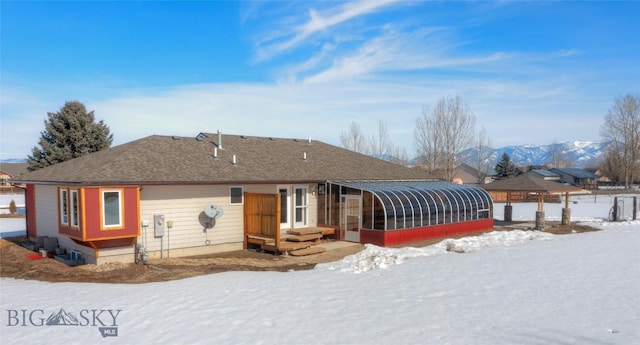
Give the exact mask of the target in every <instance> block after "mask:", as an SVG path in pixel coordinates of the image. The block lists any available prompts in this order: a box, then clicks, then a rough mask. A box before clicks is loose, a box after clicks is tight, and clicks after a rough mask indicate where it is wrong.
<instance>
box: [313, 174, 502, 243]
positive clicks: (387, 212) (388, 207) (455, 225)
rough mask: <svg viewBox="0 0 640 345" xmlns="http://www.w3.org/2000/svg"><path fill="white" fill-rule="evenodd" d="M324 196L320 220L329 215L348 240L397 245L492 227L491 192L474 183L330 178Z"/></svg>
mask: <svg viewBox="0 0 640 345" xmlns="http://www.w3.org/2000/svg"><path fill="white" fill-rule="evenodd" d="M319 199H320V200H319V201H320V205H319V206H320V207H319V212H320V214H319V215H318V217H319V221H320V222H322V219H323V217H324V220H325V222H326V224H327V225H330V226H333V227H334V228H337V229H339V230H340V231H339V236H340V239H344V240H347V241H354V242H362V243H373V244H377V245H395V244H401V243H407V242H414V241H419V240H426V239H432V238H440V237H447V236H451V235H459V234H463V233H470V232H479V231H484V230H488V229H492V228H493V201H492V199H491V196H490V195H489V193H487V192H486V191H485V190H484V189H482V188H479V187H475V186H469V185H459V184H455V183H451V182H444V181H384V182H381V181H330V182H328V183H327V185H326V188H325V190H324V198H322V195H320V197H319ZM323 199H324V200H323Z"/></svg>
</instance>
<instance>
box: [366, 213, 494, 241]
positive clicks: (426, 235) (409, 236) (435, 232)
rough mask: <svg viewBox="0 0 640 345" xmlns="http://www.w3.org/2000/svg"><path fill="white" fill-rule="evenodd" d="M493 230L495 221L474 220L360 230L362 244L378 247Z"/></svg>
mask: <svg viewBox="0 0 640 345" xmlns="http://www.w3.org/2000/svg"><path fill="white" fill-rule="evenodd" d="M491 229H493V219H482V220H474V221H471V222H462V223H451V224H442V225H434V226H426V227H421V228H411V229H403V230H388V231H382V230H369V229H361V230H360V243H371V244H375V245H377V246H383V247H387V246H395V245H401V244H407V243H411V242H418V241H424V240H432V239H438V238H446V237H451V236H459V235H464V234H470V233H474V232H480V231H486V230H491Z"/></svg>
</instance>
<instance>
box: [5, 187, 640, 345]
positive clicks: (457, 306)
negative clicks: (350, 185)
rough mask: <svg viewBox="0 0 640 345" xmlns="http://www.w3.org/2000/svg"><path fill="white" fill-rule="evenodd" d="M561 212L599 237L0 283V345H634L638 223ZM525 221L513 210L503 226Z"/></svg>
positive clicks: (474, 241)
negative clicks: (180, 275)
mask: <svg viewBox="0 0 640 345" xmlns="http://www.w3.org/2000/svg"><path fill="white" fill-rule="evenodd" d="M591 197H592V198H593V196H591ZM598 198H600V197H598ZM572 208H573V213H574V214H576V216H577V217H578V216H579V217H584V218H585V220H586V221H589V222H590V224H591V225H595V226H598V227H601V228H602V229H604V230H603V231H598V232H590V233H582V234H574V235H564V236H556V235H550V234H547V233H541V232H536V231H522V230H514V231H508V232H492V233H487V234H484V235H481V236H476V237H468V238H463V239H459V240H453V239H448V240H445V241H443V242H440V243H438V244H436V245H432V246H428V247H424V248H395V249H394V248H380V247H376V246H367V248H366V249H365V250H364V251H362V252H360V253H358V254H355V255H353V256H350V257H347V258H345V259H344V260H342V261H340V262H335V263H329V264H324V265H320V266H318V267H317V268H316V269H314V270H310V271H301V272H286V273H278V272H228V273H220V274H212V275H207V276H200V277H195V278H189V279H184V280H179V281H171V282H163V283H149V284H141V285H126V284H117V285H116V284H114V285H104V284H102V285H101V284H90V283H84V284H81V283H44V282H38V281H24V280H15V279H7V278H1V279H0V344H27V343H33V342H42V341H47V342H55V343H66V344H79V343H88V342H94V343H95V344H101V343H105V344H106V343H109V344H637V343H640V221H635V222H619V223H608V222H606V221H603V219H606V217H607V215H608V209H609V208H610V207H608V204H605V203H599V202H593V203H588V202H586V201H585V202H580V201H579V202H578V203H577V204H574V205H572ZM499 209H501V205H496V211H498V210H499ZM545 210H546V211H547V214H549V213H550V212H551V207H550V206H549V205H545ZM497 213H498V212H496V214H497ZM534 215H535V205H533V207H532V208H530V206H529V205H527V204H517V205H514V219H525V220H531V219H533V217H534ZM517 217H521V218H517ZM47 323H48V324H47Z"/></svg>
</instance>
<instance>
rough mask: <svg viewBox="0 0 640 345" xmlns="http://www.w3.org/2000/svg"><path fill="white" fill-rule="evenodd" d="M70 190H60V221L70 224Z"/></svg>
mask: <svg viewBox="0 0 640 345" xmlns="http://www.w3.org/2000/svg"><path fill="white" fill-rule="evenodd" d="M68 196H69V191H68V190H66V189H61V190H60V223H61V224H64V225H69V198H68Z"/></svg>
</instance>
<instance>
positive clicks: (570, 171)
mask: <svg viewBox="0 0 640 345" xmlns="http://www.w3.org/2000/svg"><path fill="white" fill-rule="evenodd" d="M551 171H554V172H556V173H560V174H565V175H569V176H573V177H577V178H583V179H585V178H589V179H595V178H596V175H594V174H592V173H590V172H588V171H586V170H582V169H577V168H553V169H551Z"/></svg>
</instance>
